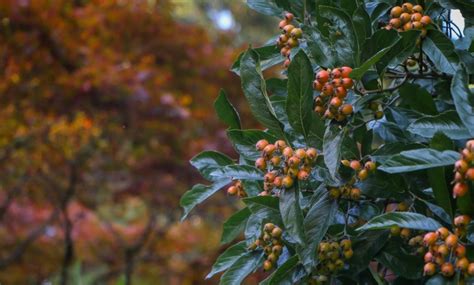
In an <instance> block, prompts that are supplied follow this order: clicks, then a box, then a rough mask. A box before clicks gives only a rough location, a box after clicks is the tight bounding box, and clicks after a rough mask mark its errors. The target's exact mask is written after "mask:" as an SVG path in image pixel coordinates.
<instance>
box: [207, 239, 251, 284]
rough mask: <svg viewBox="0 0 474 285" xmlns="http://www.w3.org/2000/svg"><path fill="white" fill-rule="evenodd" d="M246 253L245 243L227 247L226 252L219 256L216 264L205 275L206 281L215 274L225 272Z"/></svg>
mask: <svg viewBox="0 0 474 285" xmlns="http://www.w3.org/2000/svg"><path fill="white" fill-rule="evenodd" d="M246 253H248V250H247V244H246V242H245V241H241V242H239V243H236V244H234V245H233V246H231V247H229V248H228V249H226V251H224V252H223V253H222V254H221V255H219V257H218V258H217V260H216V262H215V263H214V265H213V266H212V270H211V272H209V274H207V276H206V279H209V278H211V277H212V276H214V275H215V274H217V273H219V272H222V271H224V270H226V269H227V268H229V267H230V266H231V265H232V264H234V263H235V262H236V261H237V259H239V257H241V256H243V255H244V254H246Z"/></svg>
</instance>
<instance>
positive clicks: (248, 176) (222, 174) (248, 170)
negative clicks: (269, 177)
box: [210, 165, 264, 180]
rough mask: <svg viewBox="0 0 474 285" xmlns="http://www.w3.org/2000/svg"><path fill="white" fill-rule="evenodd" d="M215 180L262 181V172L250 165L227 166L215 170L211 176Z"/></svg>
mask: <svg viewBox="0 0 474 285" xmlns="http://www.w3.org/2000/svg"><path fill="white" fill-rule="evenodd" d="M210 175H211V177H213V178H215V179H221V178H230V179H232V180H235V179H239V180H263V175H264V174H263V172H261V171H260V170H258V169H257V168H255V167H253V166H250V165H227V166H224V167H221V168H218V169H215V170H214V171H213V172H212V173H211V174H210Z"/></svg>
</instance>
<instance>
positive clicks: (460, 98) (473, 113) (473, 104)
mask: <svg viewBox="0 0 474 285" xmlns="http://www.w3.org/2000/svg"><path fill="white" fill-rule="evenodd" d="M451 95H452V96H453V100H454V105H455V106H456V110H457V112H458V115H459V117H460V118H461V121H463V123H464V125H465V126H466V127H467V128H468V129H469V132H470V133H471V135H472V136H474V99H473V97H474V94H473V92H471V90H470V89H469V76H468V73H467V70H466V67H465V66H464V65H462V64H461V65H459V67H458V68H457V69H456V74H454V77H453V80H452V83H451Z"/></svg>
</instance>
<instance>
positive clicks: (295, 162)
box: [288, 156, 301, 168]
mask: <svg viewBox="0 0 474 285" xmlns="http://www.w3.org/2000/svg"><path fill="white" fill-rule="evenodd" d="M300 162H301V159H299V158H298V157H297V156H292V157H290V158H289V159H288V166H290V167H292V168H295V167H298V165H299V164H300Z"/></svg>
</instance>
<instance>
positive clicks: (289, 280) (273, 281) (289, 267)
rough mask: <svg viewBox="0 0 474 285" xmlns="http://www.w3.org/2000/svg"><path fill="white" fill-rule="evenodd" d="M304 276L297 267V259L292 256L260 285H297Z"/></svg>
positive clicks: (295, 256)
mask: <svg viewBox="0 0 474 285" xmlns="http://www.w3.org/2000/svg"><path fill="white" fill-rule="evenodd" d="M305 275H306V272H305V271H304V268H303V267H302V266H299V258H298V256H297V255H294V256H292V257H290V258H288V260H286V261H285V263H283V264H282V265H281V266H279V267H278V268H277V269H276V270H275V271H274V272H273V273H272V274H271V275H270V276H269V277H268V278H267V279H265V280H264V281H263V282H262V283H260V285H292V284H299V282H300V281H301V279H302V278H303V277H304V276H305Z"/></svg>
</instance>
